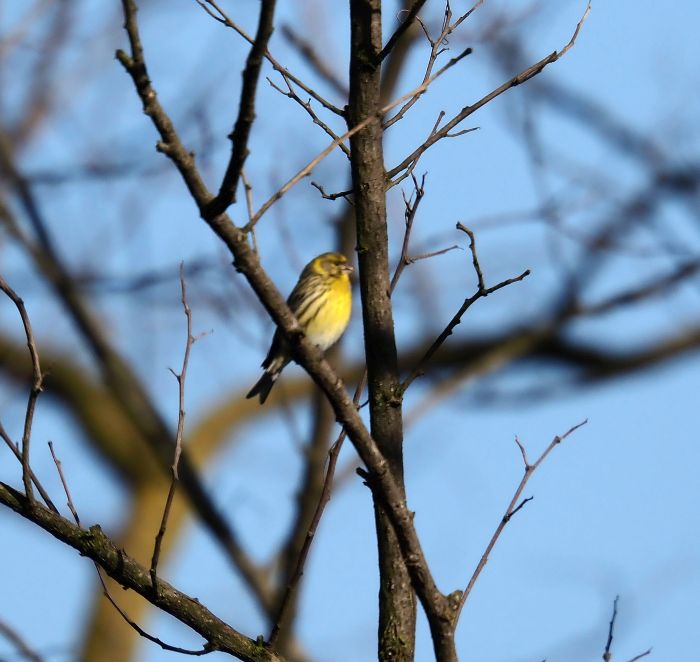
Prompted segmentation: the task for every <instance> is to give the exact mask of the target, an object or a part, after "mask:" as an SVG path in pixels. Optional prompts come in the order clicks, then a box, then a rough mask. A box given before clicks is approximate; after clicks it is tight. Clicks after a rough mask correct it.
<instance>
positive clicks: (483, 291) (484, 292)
mask: <svg viewBox="0 0 700 662" xmlns="http://www.w3.org/2000/svg"><path fill="white" fill-rule="evenodd" d="M457 229H458V230H462V231H463V232H465V233H466V234H467V235H469V248H470V250H471V254H472V262H473V264H474V271H475V272H476V276H477V281H478V287H477V291H476V293H475V294H473V295H472V296H470V297H469V298H467V299H465V300H464V303H462V305H461V306H460V308H459V310H458V311H457V312H456V313H455V315H454V316H453V317H452V319H451V320H450V322H449V323H448V325H447V326H446V327H445V329H444V330H443V331H442V333H441V334H440V335H439V336H438V337H437V338H436V339H435V341H434V342H433V344H432V345H430V347H428V349H427V350H426V352H425V354H424V355H423V357H422V358H421V360H420V361H419V362H418V364H417V365H416V366H415V367H414V368H413V370H411V372H410V373H409V375H408V377H406V379H404V381H403V383H402V384H401V390H402V392H405V391H406V389H407V388H408V387H409V386H410V385H411V384H412V383H413V382H414V380H415V379H417V378H418V377H420V376H421V375H422V374H423V369H424V367H425V365H426V364H427V363H428V362H429V361H430V359H431V358H432V357H433V355H434V354H435V352H437V351H438V349H440V346H441V345H442V344H443V343H444V342H445V341H446V340H447V339H448V338H449V337H450V336H451V335H452V332H453V331H454V329H455V327H456V326H458V325H459V324H460V323H461V321H462V317H463V316H464V313H466V312H467V310H469V308H470V307H471V306H472V305H473V304H474V303H476V302H477V301H478V300H479V299H481V298H484V297H487V296H488V295H489V294H493V292H496V291H497V290H500V289H501V288H503V287H507V286H508V285H512V284H513V283H518V282H520V281H521V280H523V279H524V278H526V277H527V276H529V275H530V270H529V269H526V270H525V271H523V273H521V274H520V275H519V276H515V277H514V278H508V279H506V280H504V281H501V282H500V283H498V284H497V285H494V286H493V287H485V286H484V275H483V273H482V272H481V266H480V265H479V259H478V258H477V255H476V244H475V240H474V233H473V232H472V231H471V230H470V229H469V228H467V227H466V226H464V225H462V224H461V223H457Z"/></svg>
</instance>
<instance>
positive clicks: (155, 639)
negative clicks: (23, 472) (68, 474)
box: [49, 441, 215, 656]
mask: <svg viewBox="0 0 700 662" xmlns="http://www.w3.org/2000/svg"><path fill="white" fill-rule="evenodd" d="M49 449H50V450H51V456H52V457H53V461H54V463H55V464H56V469H57V470H58V475H59V477H60V479H61V484H62V485H63V491H64V492H65V494H66V499H67V500H68V508H69V509H70V512H71V514H72V515H73V519H74V520H75V523H76V524H77V525H78V526H79V527H81V526H82V525H81V524H80V517H79V516H78V511H77V510H76V508H75V505H74V504H73V499H72V498H71V494H70V490H69V488H68V482H67V481H66V479H65V476H64V475H63V469H62V466H61V461H60V460H59V459H58V457H57V456H56V453H54V449H53V444H52V443H51V442H50V441H49ZM93 564H94V566H95V570H96V571H97V577H98V579H99V580H100V584H101V585H102V593H103V594H104V596H105V597H106V598H107V600H109V603H110V604H111V605H112V606H113V607H114V608H115V609H116V610H117V613H118V614H119V615H120V616H121V617H122V618H123V619H124V621H125V622H126V623H127V624H128V625H129V626H131V627H132V628H133V629H134V630H135V631H136V632H137V633H138V634H139V635H140V636H141V637H143V638H144V639H148V640H149V641H152V642H153V643H154V644H158V645H159V646H160V647H161V648H162V649H163V650H167V651H172V652H175V653H181V654H182V655H195V656H197V655H206V654H207V653H211V652H212V651H213V650H215V649H214V648H213V647H211V646H210V645H209V644H206V645H205V646H204V647H203V648H202V649H201V650H196V651H193V650H188V649H186V648H179V647H177V646H171V645H170V644H166V643H165V642H164V641H161V640H160V639H158V637H154V636H153V635H151V634H149V633H148V632H146V631H145V630H144V629H143V628H142V627H141V626H139V625H138V623H136V622H134V621H132V620H131V618H129V615H128V614H127V613H126V612H125V611H124V610H123V609H122V608H121V607H120V606H119V605H118V604H117V602H116V601H115V599H114V598H113V597H112V595H111V593H110V592H109V588H108V587H107V582H106V581H105V579H104V577H103V576H102V568H100V566H99V565H98V564H97V561H94V560H93ZM154 592H155V589H154ZM156 594H157V593H156Z"/></svg>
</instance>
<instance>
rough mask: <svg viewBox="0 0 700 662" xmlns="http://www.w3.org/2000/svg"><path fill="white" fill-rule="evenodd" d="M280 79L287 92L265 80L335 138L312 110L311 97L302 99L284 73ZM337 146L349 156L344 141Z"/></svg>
mask: <svg viewBox="0 0 700 662" xmlns="http://www.w3.org/2000/svg"><path fill="white" fill-rule="evenodd" d="M281 75H282V79H283V80H284V82H285V84H286V85H287V92H285V91H284V90H283V89H282V88H281V87H279V86H278V85H276V84H275V83H274V82H273V81H272V80H270V78H268V79H267V82H268V83H270V85H271V86H272V87H273V88H274V89H275V90H277V91H278V92H279V93H280V94H283V95H284V96H285V97H288V98H289V99H292V100H293V101H296V102H297V103H298V104H299V105H300V106H301V107H302V108H303V109H304V110H305V111H306V112H307V113H308V114H309V117H311V119H312V120H313V123H314V124H316V125H318V126H320V127H321V128H322V129H323V131H324V132H325V133H326V135H328V136H330V137H331V138H332V139H333V140H337V138H338V135H337V134H336V133H335V131H333V129H331V128H330V126H328V124H326V123H325V122H324V121H323V120H322V119H321V118H320V117H319V116H318V115H317V114H316V112H315V111H314V109H313V107H312V105H311V99H309V100H308V101H302V99H301V97H300V96H299V95H298V94H297V93H296V92H295V91H294V87H293V86H292V82H291V80H290V78H289V76H287V75H286V74H281ZM338 147H339V148H340V149H341V150H342V152H343V154H345V156H347V157H348V159H349V158H350V148H349V147H348V146H347V145H346V144H345V143H342V142H340V143H338Z"/></svg>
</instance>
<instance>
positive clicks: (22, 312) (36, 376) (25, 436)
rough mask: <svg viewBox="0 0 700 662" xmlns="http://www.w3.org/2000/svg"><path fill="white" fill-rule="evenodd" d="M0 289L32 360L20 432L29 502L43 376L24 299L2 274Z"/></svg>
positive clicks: (31, 498)
mask: <svg viewBox="0 0 700 662" xmlns="http://www.w3.org/2000/svg"><path fill="white" fill-rule="evenodd" d="M0 290H2V291H3V292H4V293H5V294H6V295H7V296H8V297H9V299H10V300H11V301H12V303H14V304H15V306H16V307H17V310H18V311H19V316H20V317H21V318H22V326H24V334H25V336H26V338H27V347H28V348H29V356H30V357H31V360H32V386H31V389H30V391H29V398H28V400H27V410H26V413H25V415H24V431H23V432H22V482H23V483H24V492H25V494H26V495H27V499H29V503H33V502H34V491H33V489H32V470H31V467H30V465H29V442H30V439H31V436H32V421H33V420H34V408H35V407H36V401H37V398H38V397H39V393H41V390H42V384H43V376H42V374H41V365H40V364H39V352H38V350H37V348H36V342H35V341H34V333H33V332H32V325H31V322H30V321H29V315H28V314H27V309H26V308H25V307H24V301H22V299H21V298H20V297H19V296H18V295H17V293H16V292H15V291H14V290H13V289H12V288H11V287H10V286H9V285H8V284H7V282H6V281H5V279H4V278H3V277H2V276H0Z"/></svg>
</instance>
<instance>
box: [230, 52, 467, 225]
mask: <svg viewBox="0 0 700 662" xmlns="http://www.w3.org/2000/svg"><path fill="white" fill-rule="evenodd" d="M470 50H471V49H466V50H465V51H463V52H462V53H461V54H460V55H458V56H457V57H455V58H452V59H451V60H450V61H449V62H448V63H447V64H446V65H445V66H444V67H442V68H441V69H439V70H438V71H436V72H435V73H434V74H433V75H432V76H431V77H430V78H429V79H428V80H426V81H424V82H423V83H421V84H420V85H419V86H418V87H416V88H415V89H413V90H411V91H410V92H407V93H406V94H404V95H403V96H401V97H399V98H398V99H395V100H394V101H392V102H391V103H389V104H387V105H386V106H384V107H383V108H381V109H380V110H378V111H377V112H376V113H373V114H372V115H368V116H367V117H365V119H363V120H362V121H361V122H358V123H357V124H356V125H355V126H353V127H352V128H350V129H348V130H347V131H346V132H345V133H344V134H343V135H342V136H338V138H336V139H335V140H334V141H333V142H332V143H331V144H330V145H328V147H326V149H324V150H323V151H322V152H321V153H320V154H318V156H316V157H315V158H314V159H312V160H311V161H309V163H307V164H306V165H305V166H304V167H303V168H302V169H301V170H299V172H297V174H296V175H294V176H293V177H292V178H291V179H290V180H288V181H287V183H286V184H284V185H283V186H282V187H280V188H279V189H278V190H277V191H276V192H275V193H273V194H272V196H271V197H270V198H269V199H268V200H267V201H266V202H265V203H264V204H263V205H262V207H260V209H258V211H257V212H256V213H255V216H254V217H253V219H252V220H251V221H249V222H248V223H247V224H246V225H245V226H244V227H243V228H242V230H243V231H244V232H249V231H250V229H251V228H252V227H253V226H254V225H255V224H256V223H257V222H258V221H259V220H260V218H261V217H262V216H263V214H265V212H267V211H268V209H270V207H272V205H274V204H275V202H277V201H278V200H279V199H280V198H281V197H282V196H283V195H284V194H285V193H286V192H287V191H289V189H291V188H292V187H293V186H294V185H295V184H297V183H298V182H299V181H301V180H302V179H303V178H304V177H306V176H308V175H309V174H311V172H312V171H313V169H314V168H315V167H316V166H317V165H318V164H319V163H321V161H323V160H324V159H325V158H326V157H327V156H328V155H329V154H330V153H331V152H332V151H333V150H334V149H335V148H336V147H338V145H340V144H341V143H343V142H345V141H346V140H347V139H348V138H350V137H352V136H354V135H355V134H356V133H357V132H358V131H362V129H364V128H365V127H367V126H369V125H370V124H371V123H372V122H379V121H381V119H382V117H383V116H384V115H385V114H386V113H388V112H389V111H390V110H391V109H392V108H395V107H396V106H398V105H399V104H400V103H402V102H404V101H405V100H406V99H410V98H411V97H412V96H415V95H416V94H421V93H422V92H424V91H425V90H427V89H428V87H429V86H430V85H431V84H432V83H433V82H434V81H435V80H436V79H437V78H439V77H440V76H442V74H444V73H445V72H446V71H447V70H448V69H450V68H451V67H453V66H454V65H455V64H457V62H459V61H460V60H461V59H462V58H463V57H465V56H466V55H468V54H469V53H468V52H467V51H470Z"/></svg>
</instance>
